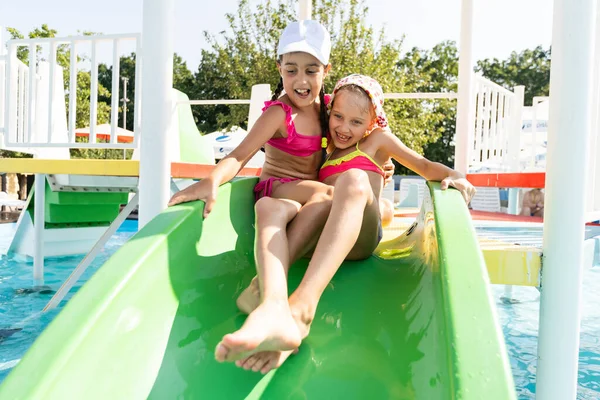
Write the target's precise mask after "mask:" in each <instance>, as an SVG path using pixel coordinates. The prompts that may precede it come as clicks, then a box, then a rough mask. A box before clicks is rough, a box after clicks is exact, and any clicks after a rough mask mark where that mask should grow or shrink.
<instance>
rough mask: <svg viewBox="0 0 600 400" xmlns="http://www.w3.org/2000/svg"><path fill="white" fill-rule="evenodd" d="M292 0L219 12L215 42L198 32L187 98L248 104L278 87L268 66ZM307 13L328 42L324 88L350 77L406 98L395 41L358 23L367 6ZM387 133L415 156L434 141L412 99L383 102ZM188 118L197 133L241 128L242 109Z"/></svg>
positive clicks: (332, 2)
mask: <svg viewBox="0 0 600 400" xmlns="http://www.w3.org/2000/svg"><path fill="white" fill-rule="evenodd" d="M295 7H296V2H295V1H289V0H273V1H271V0H266V1H264V2H262V3H260V4H258V5H257V6H256V7H255V8H252V7H251V6H250V4H249V2H248V0H241V1H240V2H239V7H238V10H237V12H236V13H235V14H227V20H228V23H229V30H228V31H225V32H222V33H221V34H219V36H215V35H209V34H206V33H205V35H206V37H207V40H208V42H209V44H210V49H209V50H205V51H203V52H202V61H201V63H200V66H199V68H198V71H197V73H196V75H195V77H196V79H195V88H194V89H195V90H194V92H193V93H192V94H193V97H194V98H201V99H217V98H249V96H250V92H251V87H252V85H254V84H259V83H269V84H271V86H272V89H274V85H276V83H277V82H278V81H279V75H278V73H277V69H276V65H275V60H276V48H277V42H278V40H279V35H280V33H281V31H282V30H283V29H284V28H285V26H286V25H287V24H288V23H289V22H291V21H293V20H295V19H296V14H295ZM313 13H314V18H315V19H316V20H319V21H321V22H322V23H323V24H324V25H325V26H326V27H327V28H328V30H329V32H330V34H331V37H332V52H331V63H332V65H333V69H332V72H331V73H330V75H329V77H328V78H327V80H326V82H325V86H326V87H325V89H326V91H327V92H330V91H331V90H332V89H333V85H334V84H335V82H336V81H337V80H338V79H339V78H341V77H342V76H345V75H348V74H350V73H362V74H368V75H370V76H372V77H374V78H375V79H377V80H378V81H379V82H380V83H381V85H382V87H383V89H384V91H385V92H410V91H414V85H411V84H410V82H411V80H410V79H408V77H407V76H406V75H405V73H404V71H402V70H401V69H400V68H398V67H397V65H398V64H399V63H400V61H401V59H402V55H401V44H402V41H399V40H394V41H390V40H387V39H386V36H385V31H384V30H381V31H379V32H375V31H374V29H373V28H372V27H371V26H367V25H365V23H364V20H365V16H366V15H367V13H368V8H367V7H366V6H365V2H363V1H359V0H314V1H313ZM385 109H386V112H387V114H388V117H389V119H390V126H391V128H392V130H393V131H394V132H396V133H397V135H398V136H399V137H400V138H401V139H402V140H403V141H404V142H405V143H406V144H407V145H408V146H410V147H412V148H413V149H415V150H417V151H419V152H422V150H423V146H424V145H426V144H427V143H429V142H431V141H432V140H434V138H435V136H432V135H431V134H430V131H429V129H427V127H428V123H429V122H428V117H427V113H428V112H427V111H426V110H424V109H423V108H422V107H420V105H419V104H418V102H414V101H412V100H410V101H406V100H393V101H388V102H386V106H385ZM194 114H195V116H196V118H197V121H198V123H199V126H200V127H201V129H202V130H205V131H210V130H216V129H225V128H229V127H231V126H233V125H238V126H242V127H245V126H246V120H247V115H248V107H247V106H231V107H227V106H217V107H213V108H209V107H196V108H195V109H194Z"/></svg>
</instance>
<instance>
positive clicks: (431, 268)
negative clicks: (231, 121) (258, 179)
mask: <svg viewBox="0 0 600 400" xmlns="http://www.w3.org/2000/svg"><path fill="white" fill-rule="evenodd" d="M254 183H255V179H240V180H237V181H235V182H233V183H230V184H226V185H223V186H222V187H221V188H220V193H219V201H218V203H217V205H216V206H215V208H214V209H213V212H212V213H211V214H210V216H209V217H208V218H207V219H206V220H204V221H203V220H202V217H201V215H202V208H203V203H201V202H196V203H189V204H184V205H181V206H177V207H173V208H170V209H168V210H166V211H164V212H162V213H161V214H160V215H158V216H157V217H156V218H155V219H154V220H153V221H151V222H150V223H149V224H148V225H146V227H144V228H143V229H142V230H141V231H140V232H139V233H138V234H136V235H135V236H134V237H133V238H132V239H131V240H130V241H129V242H128V243H127V244H126V245H124V246H123V247H122V248H121V249H120V250H119V251H118V252H117V253H115V255H114V256H113V257H111V258H110V259H109V261H108V262H107V263H106V264H105V265H104V266H103V267H102V268H101V269H100V270H98V272H96V274H95V276H94V277H93V278H92V279H91V280H90V281H89V282H87V283H86V284H85V285H84V286H83V287H82V289H81V290H80V291H79V292H78V293H77V294H76V295H75V296H74V297H73V298H72V300H70V301H69V303H68V304H67V305H66V306H65V308H64V310H63V311H62V312H61V313H60V314H59V315H58V316H57V317H56V319H55V320H54V321H53V322H52V323H51V324H50V326H49V327H48V328H47V329H46V330H45V331H44V332H43V333H42V335H41V336H40V337H39V339H38V340H37V341H36V342H35V343H34V345H33V346H32V348H31V349H30V350H29V351H28V353H27V354H26V355H25V356H24V357H23V359H22V360H21V362H20V363H19V364H18V365H17V366H16V367H15V369H14V370H13V371H12V372H11V374H10V375H9V376H8V377H7V379H6V380H5V382H4V383H3V384H2V386H0V399H11V400H13V399H102V400H104V399H128V400H132V399H146V398H149V399H159V400H163V399H227V400H229V399H426V400H432V399H433V400H434V399H473V400H481V399H486V400H489V399H498V400H506V399H514V398H515V393H514V387H513V382H512V377H511V373H510V367H509V363H508V358H507V355H506V351H505V348H504V344H503V343H504V342H503V338H502V333H501V331H500V329H499V326H498V323H497V320H496V315H495V310H494V308H493V303H492V301H491V298H490V293H489V288H488V282H487V275H486V271H485V268H484V264H483V259H482V255H481V252H480V250H479V248H478V244H477V240H476V237H475V233H474V230H473V227H472V225H471V222H470V218H469V215H468V211H467V208H466V207H465V205H464V202H462V200H461V198H460V195H459V193H458V192H456V191H454V190H448V191H444V192H442V191H440V190H439V185H437V184H434V185H432V186H431V192H432V201H431V200H429V199H428V200H426V201H425V203H424V206H423V210H422V212H421V214H420V216H419V217H418V219H417V223H416V224H415V225H414V226H413V227H411V229H409V230H408V231H406V232H405V233H403V234H402V235H401V236H400V237H399V238H397V239H395V240H392V241H389V242H387V243H383V244H382V245H381V246H380V248H379V249H378V251H377V253H378V256H372V257H371V258H369V259H368V260H365V261H360V262H346V263H345V264H344V265H343V266H342V268H341V269H340V271H339V272H338V274H337V275H336V276H335V278H334V280H333V281H332V283H331V285H330V287H329V288H328V289H327V290H326V292H325V294H324V295H323V297H322V300H321V303H320V305H319V308H318V310H317V315H316V318H315V322H314V324H313V327H312V330H311V333H310V335H309V337H308V338H307V339H306V340H305V342H304V343H303V344H302V346H301V347H300V351H299V353H298V354H297V355H294V356H291V357H290V358H289V359H288V361H286V363H285V364H284V365H283V366H282V367H281V368H279V369H278V370H275V371H272V372H270V373H269V374H267V375H264V376H263V375H260V374H258V373H254V372H249V371H244V370H242V369H239V368H237V367H235V365H233V364H230V363H225V364H219V363H217V362H216V361H215V360H214V356H213V351H214V348H215V346H216V344H217V343H218V342H219V340H220V339H221V337H222V336H223V335H224V334H226V333H228V332H232V331H234V330H236V329H238V328H239V327H240V326H241V325H242V323H243V321H244V316H243V315H242V314H241V313H239V312H238V311H237V309H236V306H235V299H236V296H237V295H238V294H239V293H240V292H241V290H242V289H243V288H244V287H245V286H246V285H247V284H248V283H249V281H250V279H251V278H252V276H253V275H254V265H253V241H254V231H253V223H254V215H253V203H254V199H253V193H252V187H253V185H254ZM306 264H307V263H306V261H301V262H298V263H297V265H295V266H293V268H292V270H291V272H290V288H291V289H293V288H294V287H295V286H296V285H297V284H298V282H299V280H300V278H301V276H302V273H303V271H304V270H305V268H306Z"/></svg>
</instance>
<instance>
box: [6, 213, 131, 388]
mask: <svg viewBox="0 0 600 400" xmlns="http://www.w3.org/2000/svg"><path fill="white" fill-rule="evenodd" d="M12 225H14V224H12ZM9 228H10V227H9V226H8V225H7V224H5V225H0V254H2V253H4V252H5V251H6V249H7V248H8V246H9V244H10V239H11V238H12V230H11V229H9ZM135 232H137V221H125V222H123V224H122V225H121V227H119V229H118V231H117V232H116V233H115V234H114V235H113V236H112V237H111V239H110V240H109V241H108V242H107V243H106V245H105V246H104V249H103V250H102V251H101V252H100V254H98V256H97V257H96V259H95V260H94V262H93V263H92V264H91V265H90V266H89V267H88V269H87V270H86V272H85V273H84V274H83V276H82V277H81V279H80V280H79V282H77V284H76V285H75V286H74V287H73V288H72V289H71V291H70V292H69V293H68V294H67V296H66V297H65V300H63V301H62V303H61V306H62V305H64V304H65V302H66V301H68V300H69V299H70V298H71V297H72V296H73V294H74V293H75V292H76V291H77V290H78V289H79V288H80V287H81V285H82V284H83V283H84V282H85V281H87V280H88V279H89V278H90V277H91V276H92V275H93V273H94V272H95V271H96V270H97V269H98V268H99V267H100V266H101V265H102V264H104V262H106V260H108V258H109V257H110V256H111V255H112V254H113V253H114V252H115V251H117V249H118V248H119V247H120V246H121V245H122V244H123V243H125V242H126V241H127V240H128V239H129V238H130V237H131V236H133V234H134V233H135ZM82 259H83V255H81V256H73V257H55V258H46V259H45V262H44V286H43V287H41V288H38V289H36V291H33V292H31V290H23V289H31V288H32V285H33V261H32V260H31V259H30V260H25V259H24V258H23V257H17V258H15V257H7V256H6V255H2V256H0V382H2V380H4V378H5V377H6V375H8V373H9V372H10V370H11V369H12V367H14V365H15V364H16V363H17V362H18V360H19V359H20V358H21V357H22V356H23V354H25V352H26V351H27V349H28V348H29V346H31V344H32V343H33V341H34V340H35V339H36V338H37V337H38V335H39V334H40V333H41V332H42V330H43V329H44V328H45V327H46V326H47V325H48V324H49V323H50V321H52V319H53V318H54V317H55V316H56V315H57V314H58V312H59V311H60V308H61V307H58V308H56V309H54V310H52V311H49V312H46V313H43V312H42V309H43V308H44V306H45V305H46V304H47V303H48V301H49V300H50V299H51V298H52V295H53V294H54V291H55V290H57V289H58V288H59V287H60V285H61V284H62V283H63V282H64V281H65V280H66V279H67V278H68V276H69V274H70V273H71V272H72V271H73V269H74V268H75V267H76V266H77V265H78V264H79V262H80V261H81V260H82ZM7 329H20V330H19V331H16V332H14V333H12V334H11V332H10V331H7ZM8 335H10V336H9V337H6V336H8ZM3 336H4V338H3Z"/></svg>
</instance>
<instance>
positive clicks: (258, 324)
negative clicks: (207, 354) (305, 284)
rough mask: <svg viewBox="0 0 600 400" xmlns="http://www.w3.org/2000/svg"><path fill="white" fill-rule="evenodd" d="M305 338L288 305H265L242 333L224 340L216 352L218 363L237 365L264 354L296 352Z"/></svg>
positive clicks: (257, 311) (245, 323)
mask: <svg viewBox="0 0 600 400" xmlns="http://www.w3.org/2000/svg"><path fill="white" fill-rule="evenodd" d="M301 341H302V338H301V336H300V332H299V331H298V327H297V326H296V322H295V321H294V318H293V317H292V314H291V313H290V308H289V305H288V304H287V302H281V303H278V302H268V301H267V302H263V303H262V304H261V305H260V306H258V307H257V308H256V310H254V311H253V312H252V313H250V315H248V318H247V319H246V322H244V325H243V326H242V327H241V329H239V330H237V331H235V332H233V333H230V334H228V335H225V336H223V339H222V340H221V342H220V343H219V344H217V348H216V349H215V358H216V360H217V361H219V362H224V361H236V360H241V359H243V358H247V357H249V356H251V355H252V354H255V353H258V352H261V351H273V350H277V351H285V350H293V349H295V348H297V347H298V346H300V342H301Z"/></svg>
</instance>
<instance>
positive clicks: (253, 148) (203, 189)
mask: <svg viewBox="0 0 600 400" xmlns="http://www.w3.org/2000/svg"><path fill="white" fill-rule="evenodd" d="M283 121H285V112H284V111H283V109H282V108H280V107H271V108H269V109H267V110H265V112H264V113H263V114H262V115H261V116H260V117H259V118H258V120H257V121H256V123H255V124H254V126H253V127H252V129H251V130H250V132H249V133H248V135H247V136H246V137H245V138H244V140H242V142H241V143H240V144H239V145H238V146H237V147H236V148H235V149H234V150H233V151H232V152H231V153H229V155H227V156H226V157H225V158H223V159H222V160H221V161H220V162H219V163H218V164H217V166H216V167H215V169H213V170H212V172H211V173H210V175H209V176H208V177H206V178H204V179H202V180H201V181H199V182H196V183H194V184H193V185H191V186H189V187H187V188H186V189H184V190H182V191H180V192H177V193H175V194H174V195H173V197H172V198H171V200H169V204H168V205H169V206H173V205H175V204H179V203H185V202H188V201H194V200H204V202H205V203H206V204H205V206H204V217H205V218H206V216H208V214H209V213H210V211H211V210H212V207H213V205H214V202H215V200H216V198H217V189H218V188H219V186H221V185H222V184H223V183H225V182H228V181H230V180H231V179H233V178H234V177H235V176H236V175H237V173H238V172H239V171H240V170H241V169H242V168H243V167H244V165H246V163H247V162H248V161H249V160H250V159H251V158H252V157H253V156H254V155H255V154H256V152H257V151H259V150H260V148H261V147H262V146H264V144H265V143H266V142H267V141H268V140H269V139H270V138H271V137H272V136H273V135H274V134H275V132H277V130H278V129H279V127H280V126H282V123H283Z"/></svg>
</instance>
